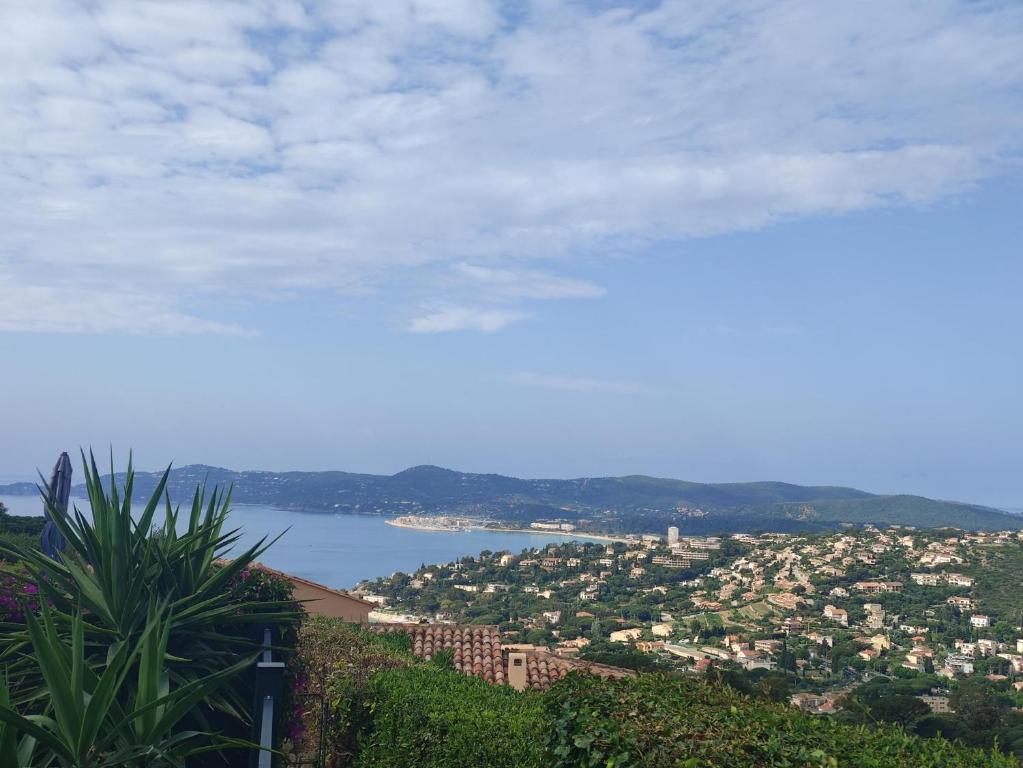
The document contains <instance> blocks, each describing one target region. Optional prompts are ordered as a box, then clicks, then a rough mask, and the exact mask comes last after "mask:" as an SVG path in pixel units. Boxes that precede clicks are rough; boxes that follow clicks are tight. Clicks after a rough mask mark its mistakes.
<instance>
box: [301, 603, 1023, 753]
mask: <svg viewBox="0 0 1023 768" xmlns="http://www.w3.org/2000/svg"><path fill="white" fill-rule="evenodd" d="M402 640H404V641H405V642H404V643H402ZM299 655H300V657H302V659H303V660H304V664H305V666H306V669H307V671H308V672H309V674H310V679H311V680H317V679H318V680H319V681H320V686H319V690H321V691H323V693H324V694H325V695H326V697H327V701H328V710H329V720H328V733H327V734H326V736H327V753H328V755H327V757H328V759H327V763H326V765H327V766H329V767H330V768H334V766H349V765H351V766H354V768H399V767H400V768H405V767H406V766H408V768H491V767H493V768H541V766H542V768H596V766H600V768H669V767H670V768H761V766H771V767H774V766H777V767H778V768H781V767H782V766H784V767H785V768H1019V763H1018V762H1017V761H1016V760H1015V759H1014V758H1013V757H1010V756H1005V755H1002V754H1000V753H997V752H996V753H990V752H985V751H982V750H974V749H969V748H966V747H963V746H961V745H959V744H953V743H950V742H948V741H945V740H942V739H923V738H920V737H917V736H914V735H910V734H907V733H906V732H905V731H903V730H901V729H899V728H895V727H890V726H886V727H880V728H868V727H857V726H851V725H845V724H841V723H838V722H836V721H835V720H834V719H831V718H827V717H820V716H812V715H807V714H805V713H803V712H801V711H800V710H797V709H794V708H791V707H787V706H784V705H778V704H768V703H765V702H759V701H754V700H752V699H749V698H747V697H745V696H742V695H741V694H739V693H737V692H735V691H734V690H733V689H731V688H728V687H720V688H719V687H715V686H711V685H708V684H707V683H705V682H703V681H701V680H697V679H693V678H687V677H680V676H673V675H664V674H657V673H650V674H641V675H640V676H639V677H638V678H635V679H631V678H629V679H623V680H603V679H601V678H599V677H596V676H594V675H586V674H581V673H574V674H570V675H569V676H568V677H567V678H565V679H563V680H561V681H559V682H558V683H557V684H556V685H555V686H554V687H553V688H551V689H550V690H549V691H547V692H545V693H538V692H534V691H524V692H522V693H519V692H517V691H514V690H512V689H511V688H509V687H506V686H497V685H490V684H488V683H485V682H483V681H482V680H479V679H477V678H475V677H467V676H464V675H461V674H459V673H457V672H455V671H454V670H452V669H449V668H444V667H443V666H442V665H443V663H444V662H443V661H442V659H443V655H441V656H440V657H435V658H434V660H433V661H432V662H424V661H422V660H421V659H417V658H415V657H414V656H412V654H411V653H409V650H408V644H407V636H403V635H385V636H379V635H374V634H371V633H369V632H366V631H365V630H362V629H358V628H356V627H353V626H352V625H349V624H344V623H343V622H340V621H338V620H330V619H315V618H310V619H309V620H308V621H307V622H306V624H305V626H304V627H303V629H302V631H301V634H300V640H299Z"/></svg>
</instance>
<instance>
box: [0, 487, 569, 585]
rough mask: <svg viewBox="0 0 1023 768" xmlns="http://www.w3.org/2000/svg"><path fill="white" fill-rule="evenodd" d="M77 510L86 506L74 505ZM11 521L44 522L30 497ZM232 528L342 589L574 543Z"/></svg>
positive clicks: (277, 515)
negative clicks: (482, 557) (482, 556)
mask: <svg viewBox="0 0 1023 768" xmlns="http://www.w3.org/2000/svg"><path fill="white" fill-rule="evenodd" d="M72 501H73V502H74V503H75V504H77V505H78V506H79V508H84V507H87V504H86V502H84V500H82V499H73V500H72ZM0 502H3V504H4V505H5V506H6V507H7V509H8V511H9V512H10V514H12V515H40V514H42V505H41V503H40V501H39V499H38V498H36V497H32V496H0ZM230 523H231V525H233V526H234V527H238V528H241V529H242V540H241V542H240V545H241V546H245V547H247V546H250V545H252V544H255V543H256V542H257V541H258V540H259V539H260V538H262V537H263V536H269V537H273V536H276V535H278V534H281V533H283V536H281V538H280V539H279V540H278V541H277V542H276V543H275V544H274V545H273V546H272V547H271V548H270V549H269V550H268V551H267V552H266V553H264V554H263V556H262V557H261V558H260V559H261V561H262V562H263V563H264V564H265V565H268V566H270V567H271V568H277V569H278V570H281V571H287V572H288V573H292V574H295V575H296V576H301V577H302V578H305V579H309V580H311V581H316V582H319V583H320V584H326V585H327V586H329V587H335V588H338V589H350V588H352V587H354V586H355V585H356V584H357V583H358V582H360V581H362V580H363V579H373V578H376V577H379V576H390V575H391V574H392V573H394V572H395V571H404V572H405V573H409V572H411V571H414V570H415V569H416V568H418V567H419V566H420V565H422V564H433V563H447V562H451V561H452V560H457V559H458V558H460V557H465V556H467V555H477V554H479V553H480V552H482V551H483V550H485V549H488V550H491V551H492V552H498V551H503V550H509V551H511V552H514V553H518V552H520V551H521V550H523V549H527V548H529V547H542V546H545V545H546V544H550V543H552V542H564V541H566V540H569V539H571V538H572V537H569V536H559V535H552V534H543V533H508V532H503V531H420V530H416V529H412V528H397V527H395V526H392V525H388V524H387V522H386V518H383V517H369V516H361V515H335V514H323V513H317V512H298V511H295V510H286V509H275V508H273V507H266V506H261V505H256V504H238V505H236V506H235V507H234V509H233V511H232V514H231V518H230Z"/></svg>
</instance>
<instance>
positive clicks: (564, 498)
mask: <svg viewBox="0 0 1023 768" xmlns="http://www.w3.org/2000/svg"><path fill="white" fill-rule="evenodd" d="M161 474H162V473H161V472H136V475H135V488H136V491H137V493H138V494H139V495H140V496H143V495H148V494H150V493H151V492H152V490H153V489H154V488H155V486H156V483H157V482H158V480H159V478H160V476H161ZM116 477H117V478H118V480H119V481H123V478H124V475H123V473H120V474H118V475H117V476H116ZM203 481H205V482H206V483H207V486H208V487H210V486H213V485H220V486H223V485H225V484H232V485H233V497H232V498H233V500H234V501H235V503H238V504H265V505H268V506H275V507H280V508H284V509H296V510H304V511H310V512H333V513H349V514H369V515H388V516H393V515H408V514H419V515H436V514H456V515H467V516H474V517H479V518H483V519H491V520H495V521H496V520H500V521H505V522H513V523H518V524H522V525H528V523H530V522H533V521H536V520H541V519H544V520H549V519H559V520H565V521H567V522H573V523H576V524H577V525H579V526H581V527H584V528H590V529H594V530H597V529H599V530H604V531H634V532H643V531H655V530H656V531H663V530H664V529H665V528H666V527H667V526H669V525H676V526H678V527H679V528H680V529H681V530H682V531H683V532H686V533H726V532H736V531H748V530H771V531H796V530H820V529H825V528H834V527H836V526H839V525H841V524H843V523H852V524H865V523H874V524H879V525H884V524H902V525H918V526H921V527H963V528H977V529H987V530H990V529H1000V528H1006V529H1008V528H1020V527H1023V519H1021V518H1019V517H1017V516H1014V515H1011V514H1009V513H1007V512H1004V511H1002V510H997V509H994V508H991V507H985V506H982V505H977V504H969V503H966V502H955V501H943V500H937V499H929V498H926V497H923V496H915V495H912V494H875V493H870V492H867V491H862V490H859V489H856V488H849V487H844V486H831V485H821V486H807V485H797V484H794V483H786V482H781V481H774V480H765V481H754V482H745V483H741V482H730V483H699V482H694V481H689V480H677V479H673V478H658V477H652V476H649V475H623V476H617V477H614V476H612V477H579V478H571V479H542V478H541V479H522V478H517V477H511V476H507V475H499V474H493V473H491V474H480V473H469V472H459V471H457V470H453V469H448V468H445V467H438V466H435V465H430V464H422V465H417V466H413V467H409V468H407V469H404V470H402V471H400V472H396V473H395V474H393V475H371V474H364V473H352V472H344V471H341V470H328V471H315V472H305V471H288V472H273V471H268V470H242V471H239V470H232V469H228V468H225V467H215V466H211V465H206V464H189V465H185V466H183V467H179V468H176V469H171V473H170V477H169V481H168V489H169V491H170V494H171V497H172V499H173V500H174V501H175V502H176V503H181V502H186V501H187V500H188V499H189V498H190V496H191V494H192V492H193V491H194V489H195V487H196V485H197V484H198V483H201V482H203ZM26 488H28V489H31V484H29V483H16V484H12V485H8V486H0V494H3V493H11V494H18V495H24V493H25V492H26ZM30 492H34V491H31V490H30ZM73 493H74V494H75V495H76V496H80V495H84V486H83V485H81V484H79V485H76V486H74V488H73Z"/></svg>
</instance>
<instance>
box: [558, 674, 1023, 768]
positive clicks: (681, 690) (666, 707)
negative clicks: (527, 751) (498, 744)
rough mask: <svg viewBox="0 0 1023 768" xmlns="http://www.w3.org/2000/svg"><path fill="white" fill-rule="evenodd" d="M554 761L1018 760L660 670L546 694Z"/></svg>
mask: <svg viewBox="0 0 1023 768" xmlns="http://www.w3.org/2000/svg"><path fill="white" fill-rule="evenodd" d="M545 704H546V715H547V722H548V723H549V729H550V734H551V735H550V739H549V741H548V745H547V748H548V753H549V756H550V760H549V762H548V763H547V765H550V766H560V767H562V768H568V767H569V766H571V767H572V768H577V767H580V768H581V767H584V766H601V767H602V768H614V767H615V766H618V767H619V768H620V767H621V766H642V767H643V768H662V767H663V768H667V767H668V766H672V767H675V766H686V767H687V768H689V767H692V768H696V766H721V767H722V768H725V767H727V768H754V767H756V766H775V765H777V766H793V767H795V766H801V767H805V768H811V767H817V766H821V767H825V768H826V767H828V766H842V767H843V768H846V767H848V768H904V767H911V766H919V767H921V768H923V767H924V766H926V767H927V768H938V767H939V766H940V767H941V768H1007V767H1008V766H1017V765H1018V763H1017V762H1016V761H1015V760H1014V759H1013V758H1011V757H1004V756H1002V755H1000V754H997V753H994V754H992V753H988V752H982V751H979V750H972V749H968V748H965V747H962V746H960V745H956V744H952V743H949V742H944V741H934V740H928V739H921V738H919V737H916V736H911V735H909V734H907V733H906V732H905V731H903V730H901V729H898V728H894V727H891V726H885V727H881V728H866V727H854V726H848V725H842V724H839V723H836V722H835V721H833V720H831V719H828V718H826V717H814V716H808V715H805V714H803V713H801V712H799V711H798V710H795V709H792V708H790V707H786V706H784V705H776V704H766V703H759V702H754V701H751V700H750V699H747V698H745V697H743V696H741V695H739V694H737V693H735V692H734V691H731V690H728V689H718V688H712V687H710V686H708V685H706V684H705V683H702V682H699V681H696V680H692V679H686V678H678V677H667V676H664V675H659V674H651V675H641V676H640V677H638V678H636V679H624V680H601V679H599V678H596V677H594V676H590V675H579V674H572V675H569V676H568V677H566V678H565V679H564V680H563V681H560V682H559V683H558V685H556V686H555V687H554V688H552V689H551V690H550V691H549V692H548V693H547V694H546V696H545Z"/></svg>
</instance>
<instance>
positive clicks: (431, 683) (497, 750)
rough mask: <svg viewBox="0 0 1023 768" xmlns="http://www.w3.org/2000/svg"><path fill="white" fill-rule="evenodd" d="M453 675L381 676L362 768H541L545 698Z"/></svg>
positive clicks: (429, 669)
mask: <svg viewBox="0 0 1023 768" xmlns="http://www.w3.org/2000/svg"><path fill="white" fill-rule="evenodd" d="M542 698H543V697H542V696H541V695H540V694H537V693H532V692H525V693H519V692H517V691H515V690H513V689H511V688H508V687H507V686H499V685H491V684H489V683H485V682H484V681H482V680H480V679H479V678H476V677H467V676H465V675H462V674H459V673H457V672H455V671H454V670H451V669H442V668H440V667H436V666H425V665H424V666H418V667H411V668H409V669H405V670H392V671H388V672H381V673H380V674H378V675H375V676H374V677H373V679H372V680H371V681H370V683H369V685H368V686H367V689H366V691H365V697H364V699H363V706H362V711H363V713H364V716H365V719H364V720H363V722H362V723H361V724H360V729H359V735H358V753H357V754H358V756H357V758H356V760H355V762H354V763H353V765H354V766H357V768H420V767H421V768H427V767H429V768H439V767H440V766H451V768H456V767H457V768H462V767H464V766H481V767H482V766H487V767H488V768H526V767H528V768H540V767H541V766H544V765H546V764H547V763H546V762H545V756H544V749H543V736H542V734H543V700H542Z"/></svg>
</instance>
